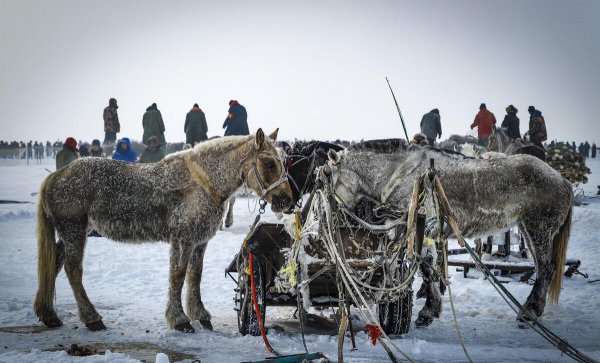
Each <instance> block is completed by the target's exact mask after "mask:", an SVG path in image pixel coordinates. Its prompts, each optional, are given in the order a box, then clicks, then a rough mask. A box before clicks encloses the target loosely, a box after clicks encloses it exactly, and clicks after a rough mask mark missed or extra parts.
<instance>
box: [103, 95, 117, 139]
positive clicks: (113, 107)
mask: <svg viewBox="0 0 600 363" xmlns="http://www.w3.org/2000/svg"><path fill="white" fill-rule="evenodd" d="M117 108H119V106H117V102H116V101H115V102H112V100H111V102H110V103H109V105H108V107H106V108H105V109H104V115H103V118H104V132H120V131H121V124H120V123H119V115H118V114H117Z"/></svg>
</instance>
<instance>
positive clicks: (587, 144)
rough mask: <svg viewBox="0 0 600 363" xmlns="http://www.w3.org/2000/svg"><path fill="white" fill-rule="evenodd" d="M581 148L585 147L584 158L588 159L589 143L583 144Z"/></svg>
mask: <svg viewBox="0 0 600 363" xmlns="http://www.w3.org/2000/svg"><path fill="white" fill-rule="evenodd" d="M583 146H585V157H586V158H589V157H590V147H591V145H590V143H589V142H587V141H586V142H585V144H583Z"/></svg>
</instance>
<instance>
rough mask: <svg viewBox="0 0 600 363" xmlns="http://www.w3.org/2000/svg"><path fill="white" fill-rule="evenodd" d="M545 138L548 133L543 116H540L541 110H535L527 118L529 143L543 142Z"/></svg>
mask: <svg viewBox="0 0 600 363" xmlns="http://www.w3.org/2000/svg"><path fill="white" fill-rule="evenodd" d="M547 139H548V134H547V133H546V121H545V120H544V116H542V112H541V111H539V110H535V112H533V114H531V117H530V118H529V140H531V143H533V144H537V143H541V142H544V141H546V140H547Z"/></svg>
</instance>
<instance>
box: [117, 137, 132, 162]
mask: <svg viewBox="0 0 600 363" xmlns="http://www.w3.org/2000/svg"><path fill="white" fill-rule="evenodd" d="M112 158H113V160H121V161H129V162H132V163H135V162H136V161H137V154H136V153H135V151H133V149H132V148H131V141H129V138H127V137H124V138H122V139H121V140H119V142H117V149H116V150H115V153H114V154H113V156H112Z"/></svg>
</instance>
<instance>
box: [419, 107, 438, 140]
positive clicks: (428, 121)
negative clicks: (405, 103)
mask: <svg viewBox="0 0 600 363" xmlns="http://www.w3.org/2000/svg"><path fill="white" fill-rule="evenodd" d="M421 133H423V134H425V136H427V142H428V143H429V145H430V146H435V139H436V137H437V138H438V139H439V138H441V137H442V123H441V117H440V110H438V109H437V108H434V109H433V110H431V111H429V112H428V113H426V114H424V115H423V118H422V119H421Z"/></svg>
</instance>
